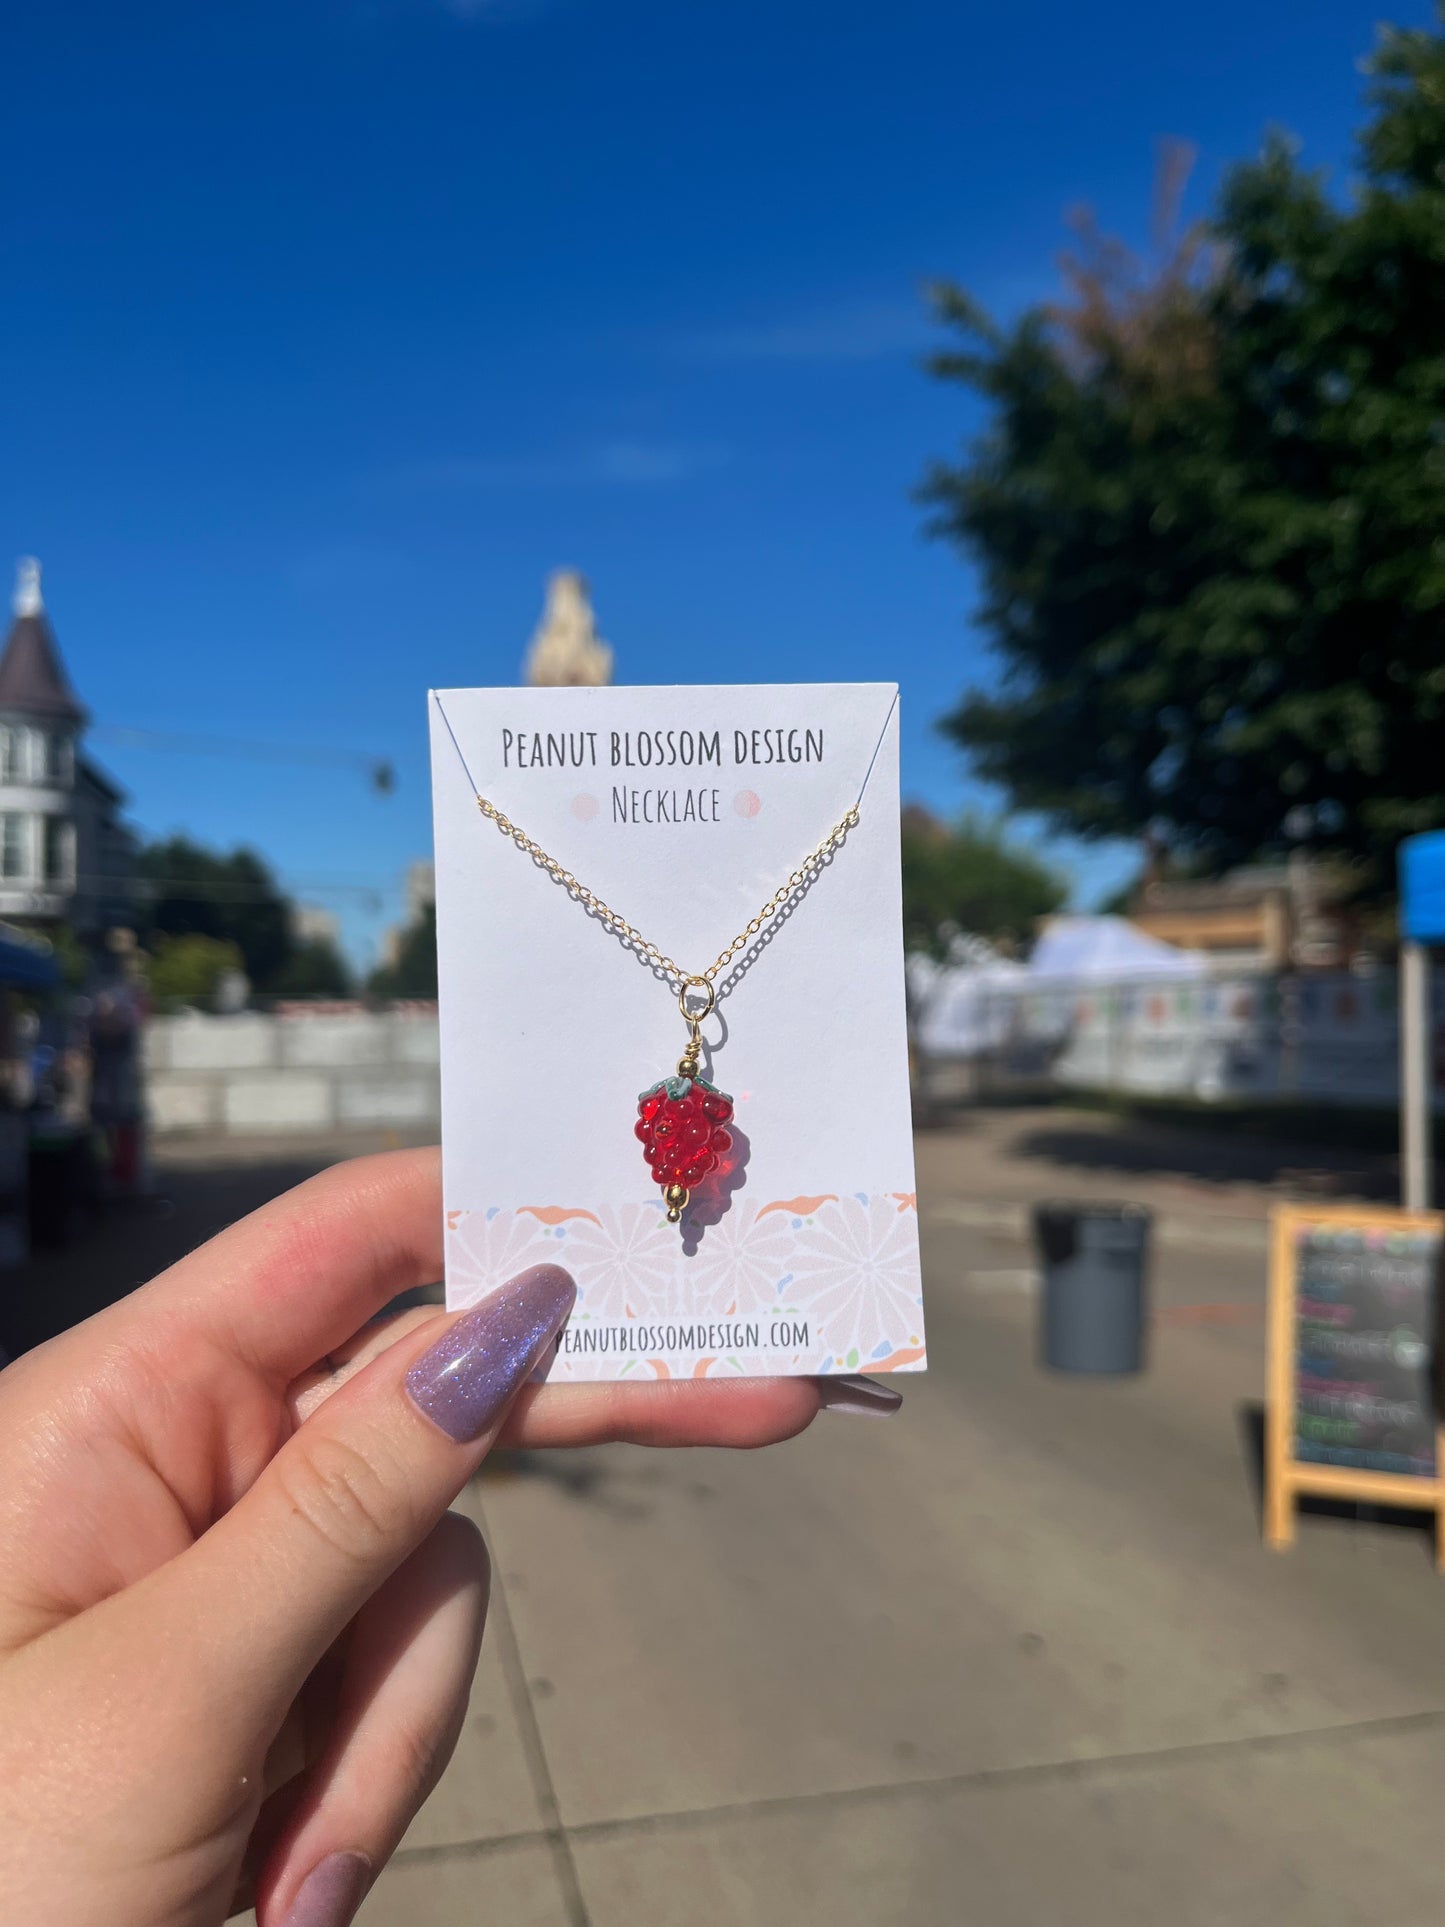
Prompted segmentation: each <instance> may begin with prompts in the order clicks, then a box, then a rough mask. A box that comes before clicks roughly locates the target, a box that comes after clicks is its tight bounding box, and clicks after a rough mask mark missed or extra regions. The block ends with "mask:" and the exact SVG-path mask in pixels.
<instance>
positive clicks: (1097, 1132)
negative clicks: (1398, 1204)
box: [1007, 1118, 1399, 1203]
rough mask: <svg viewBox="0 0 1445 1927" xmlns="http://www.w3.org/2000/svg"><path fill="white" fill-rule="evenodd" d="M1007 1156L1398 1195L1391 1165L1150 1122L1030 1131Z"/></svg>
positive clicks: (1291, 1188)
mask: <svg viewBox="0 0 1445 1927" xmlns="http://www.w3.org/2000/svg"><path fill="white" fill-rule="evenodd" d="M1007 1148H1008V1150H1009V1152H1010V1154H1011V1155H1013V1156H1015V1157H1020V1158H1030V1159H1033V1160H1036V1161H1037V1162H1040V1163H1049V1164H1055V1165H1060V1166H1066V1167H1070V1168H1072V1169H1074V1170H1079V1171H1113V1172H1119V1173H1121V1174H1131V1175H1134V1176H1140V1175H1151V1176H1156V1177H1178V1178H1185V1179H1188V1180H1190V1181H1192V1182H1193V1183H1196V1184H1214V1185H1225V1184H1263V1185H1270V1186H1276V1187H1278V1188H1279V1189H1280V1190H1282V1191H1288V1192H1289V1193H1290V1194H1291V1195H1292V1196H1299V1195H1300V1194H1301V1193H1304V1194H1306V1195H1312V1196H1315V1197H1319V1198H1329V1197H1350V1198H1370V1199H1380V1200H1382V1201H1386V1202H1390V1203H1393V1202H1395V1200H1396V1199H1397V1197H1398V1195H1399V1175H1398V1165H1397V1163H1396V1161H1395V1159H1393V1158H1391V1157H1387V1156H1384V1155H1381V1154H1371V1153H1369V1152H1364V1153H1356V1152H1352V1151H1349V1150H1343V1149H1339V1148H1337V1147H1334V1146H1327V1145H1319V1144H1305V1143H1299V1142H1291V1141H1289V1140H1284V1139H1281V1140H1278V1141H1272V1140H1270V1139H1268V1138H1259V1137H1244V1136H1241V1137H1234V1136H1225V1135H1224V1134H1223V1133H1220V1132H1216V1131H1212V1130H1204V1129H1196V1130H1189V1129H1186V1128H1184V1127H1181V1126H1179V1125H1177V1124H1170V1123H1166V1122H1163V1121H1161V1120H1156V1119H1151V1118H1137V1119H1136V1118H1129V1119H1120V1120H1112V1119H1106V1120H1101V1121H1100V1123H1099V1124H1098V1125H1095V1126H1091V1125H1089V1124H1085V1123H1079V1124H1070V1123H1067V1122H1064V1121H1063V1120H1061V1121H1060V1122H1059V1123H1058V1124H1057V1125H1048V1124H1045V1125H1038V1126H1035V1127H1033V1128H1026V1129H1023V1130H1021V1131H1020V1132H1019V1133H1018V1134H1017V1135H1016V1136H1014V1137H1013V1138H1011V1139H1010V1141H1009V1143H1008V1147H1007Z"/></svg>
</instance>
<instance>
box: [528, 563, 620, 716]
mask: <svg viewBox="0 0 1445 1927" xmlns="http://www.w3.org/2000/svg"><path fill="white" fill-rule="evenodd" d="M525 673H526V677H527V681H528V682H529V683H531V684H533V685H534V687H540V688H566V687H569V686H571V687H576V686H578V685H582V686H584V687H585V686H589V685H596V684H598V683H609V682H611V680H612V651H611V650H610V649H609V648H608V646H607V644H606V643H605V642H603V641H602V639H601V638H600V637H599V636H598V634H597V625H596V623H595V621H594V620H593V616H592V603H591V600H590V599H589V597H588V594H587V583H586V581H585V579H584V578H583V577H582V576H580V575H578V574H577V572H576V570H575V569H559V570H558V571H557V572H556V574H555V575H553V576H551V577H550V578H549V580H548V583H547V607H546V609H545V610H544V611H543V615H542V620H541V623H540V625H539V626H538V629H537V633H536V634H535V635H534V636H533V637H532V644H531V647H530V648H529V649H528V651H527V662H526V671H525Z"/></svg>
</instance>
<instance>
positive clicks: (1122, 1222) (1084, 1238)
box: [1034, 1204, 1150, 1372]
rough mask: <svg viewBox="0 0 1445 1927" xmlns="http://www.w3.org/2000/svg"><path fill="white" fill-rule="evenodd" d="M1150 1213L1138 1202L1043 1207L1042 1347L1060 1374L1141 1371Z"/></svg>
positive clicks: (1038, 1232)
mask: <svg viewBox="0 0 1445 1927" xmlns="http://www.w3.org/2000/svg"><path fill="white" fill-rule="evenodd" d="M1149 1226H1150V1213H1149V1212H1148V1211H1147V1210H1145V1208H1144V1207H1143V1205H1136V1204H1040V1205H1036V1206H1035V1208H1034V1236H1035V1239H1036V1240H1037V1243H1038V1249H1039V1258H1040V1262H1041V1265H1042V1268H1043V1290H1042V1292H1041V1293H1040V1308H1039V1352H1040V1356H1041V1357H1042V1359H1043V1362H1044V1364H1045V1365H1048V1366H1049V1367H1051V1369H1052V1370H1054V1371H1056V1372H1137V1371H1141V1370H1142V1369H1143V1365H1144V1332H1145V1326H1146V1324H1147V1322H1148V1273H1149Z"/></svg>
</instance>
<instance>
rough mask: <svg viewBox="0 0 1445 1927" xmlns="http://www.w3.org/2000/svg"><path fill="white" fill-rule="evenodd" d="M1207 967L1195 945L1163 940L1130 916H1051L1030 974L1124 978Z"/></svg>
mask: <svg viewBox="0 0 1445 1927" xmlns="http://www.w3.org/2000/svg"><path fill="white" fill-rule="evenodd" d="M1207 970H1208V965H1207V964H1206V962H1205V960H1204V958H1203V957H1202V956H1201V955H1200V954H1199V952H1198V951H1197V950H1176V949H1175V948H1174V946H1173V944H1169V943H1161V942H1160V940H1159V939H1158V937H1151V936H1150V935H1149V933H1148V932H1147V931H1145V930H1141V929H1139V927H1138V925H1137V924H1132V923H1130V922H1129V920H1128V918H1127V917H1051V918H1050V920H1049V922H1048V923H1047V924H1046V925H1045V927H1044V930H1043V934H1042V935H1041V936H1040V937H1039V940H1038V942H1037V943H1036V944H1035V945H1034V949H1033V955H1032V956H1031V957H1030V958H1029V963H1028V972H1027V975H1028V976H1029V977H1030V978H1031V979H1032V981H1033V982H1034V983H1045V982H1047V983H1060V982H1064V981H1068V982H1071V983H1101V982H1103V981H1105V980H1106V979H1107V980H1108V981H1110V982H1112V983H1126V982H1133V981H1137V980H1139V979H1141V978H1146V977H1169V978H1176V979H1177V978H1198V977H1203V976H1204V975H1205V974H1206V972H1207Z"/></svg>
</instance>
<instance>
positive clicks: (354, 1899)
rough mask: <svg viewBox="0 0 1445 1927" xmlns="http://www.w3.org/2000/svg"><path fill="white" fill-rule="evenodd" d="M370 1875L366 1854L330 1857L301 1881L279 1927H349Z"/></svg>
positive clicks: (334, 1854) (333, 1854)
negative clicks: (288, 1910)
mask: <svg viewBox="0 0 1445 1927" xmlns="http://www.w3.org/2000/svg"><path fill="white" fill-rule="evenodd" d="M370 1875H371V1862H370V1861H369V1860H368V1859H367V1857H366V1855H365V1854H364V1853H329V1854H327V1856H326V1858H325V1859H324V1860H322V1861H320V1862H319V1863H318V1864H317V1865H316V1866H314V1867H313V1868H312V1869H311V1871H310V1873H309V1874H307V1876H306V1878H305V1879H304V1880H303V1881H302V1882H301V1885H300V1887H299V1888H298V1889H297V1893H296V1898H295V1899H294V1900H293V1901H292V1902H291V1911H290V1913H289V1914H287V1916H286V1918H285V1919H284V1920H283V1921H281V1922H280V1924H279V1927H348V1923H349V1921H350V1920H351V1918H352V1916H353V1914H355V1912H356V1910H357V1908H358V1907H359V1906H360V1905H361V1901H362V1896H363V1895H364V1894H365V1892H366V1883H367V1880H368V1879H369V1878H370Z"/></svg>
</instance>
